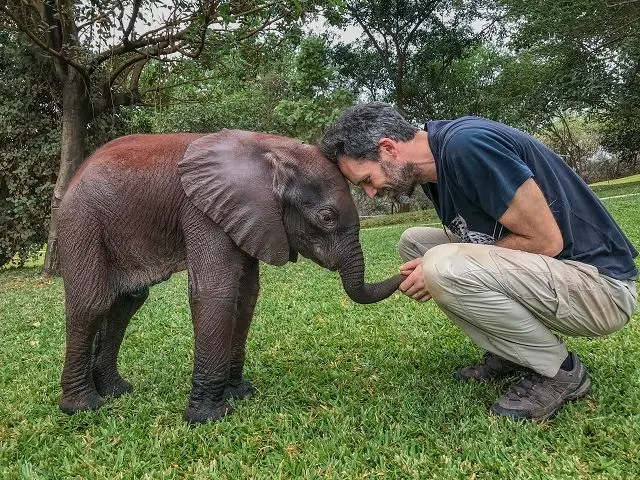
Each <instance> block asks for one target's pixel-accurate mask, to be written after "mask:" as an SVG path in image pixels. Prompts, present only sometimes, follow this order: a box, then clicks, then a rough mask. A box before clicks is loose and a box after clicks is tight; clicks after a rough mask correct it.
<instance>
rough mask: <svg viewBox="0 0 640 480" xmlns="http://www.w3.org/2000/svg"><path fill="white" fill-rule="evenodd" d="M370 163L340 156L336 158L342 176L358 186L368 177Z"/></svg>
mask: <svg viewBox="0 0 640 480" xmlns="http://www.w3.org/2000/svg"><path fill="white" fill-rule="evenodd" d="M372 163H374V162H372V161H366V160H365V161H362V160H358V159H356V158H354V157H348V156H346V155H342V156H340V157H338V168H340V171H341V172H342V174H343V175H344V176H345V177H347V180H349V181H350V182H351V183H353V184H358V183H359V182H360V181H362V180H364V179H365V178H366V177H367V176H368V175H369V170H370V169H371V164H372Z"/></svg>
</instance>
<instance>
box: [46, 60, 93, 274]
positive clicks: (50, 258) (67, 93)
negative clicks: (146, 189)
mask: <svg viewBox="0 0 640 480" xmlns="http://www.w3.org/2000/svg"><path fill="white" fill-rule="evenodd" d="M88 103H89V94H88V91H87V87H86V85H85V81H84V78H83V77H82V75H80V74H79V73H78V72H77V71H76V70H74V69H73V68H72V67H68V71H67V75H66V76H65V78H64V79H63V92H62V144H61V151H60V169H59V171H58V178H57V180H56V185H55V187H54V189H53V197H52V199H51V216H50V222H49V237H48V240H47V252H46V254H45V257H44V266H43V268H42V274H43V275H45V276H51V275H56V274H58V273H59V270H60V262H59V259H58V232H57V224H58V208H59V207H60V202H62V197H63V196H64V194H65V192H66V191H67V187H68V186H69V182H70V181H71V179H72V178H73V175H74V174H75V173H76V171H77V170H78V168H79V167H80V165H81V164H82V161H83V160H84V155H85V151H84V149H85V138H86V133H87V124H88V119H89V117H88Z"/></svg>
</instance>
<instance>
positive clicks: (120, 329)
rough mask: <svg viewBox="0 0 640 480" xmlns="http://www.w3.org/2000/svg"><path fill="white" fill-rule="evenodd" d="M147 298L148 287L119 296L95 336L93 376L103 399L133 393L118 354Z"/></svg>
mask: <svg viewBox="0 0 640 480" xmlns="http://www.w3.org/2000/svg"><path fill="white" fill-rule="evenodd" d="M148 296H149V288H148V287H143V288H140V289H139V290H137V291H136V292H133V293H122V294H120V295H119V296H118V297H117V298H116V300H115V301H114V302H113V304H112V305H111V308H110V309H109V311H108V312H107V314H106V315H104V318H103V319H102V322H101V324H100V328H99V329H98V331H97V332H96V334H95V336H94V339H93V346H92V350H93V352H92V367H91V372H92V376H93V382H94V384H95V386H96V390H97V391H98V394H99V395H100V396H102V397H119V396H120V395H123V394H125V393H128V392H130V391H131V388H132V387H131V384H130V383H129V382H127V381H126V380H125V379H124V378H122V376H121V375H120V373H119V372H118V367H117V361H118V352H119V351H120V345H121V344H122V339H123V338H124V333H125V330H126V329H127V326H128V325H129V321H130V320H131V317H133V315H134V314H135V313H136V311H138V309H139V308H140V307H141V306H142V304H143V303H144V302H145V300H146V299H147V297H148Z"/></svg>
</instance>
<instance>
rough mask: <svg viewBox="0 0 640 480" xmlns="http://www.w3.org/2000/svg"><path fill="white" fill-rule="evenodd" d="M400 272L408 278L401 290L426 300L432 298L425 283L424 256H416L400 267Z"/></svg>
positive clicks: (418, 299)
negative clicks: (423, 272) (423, 273)
mask: <svg viewBox="0 0 640 480" xmlns="http://www.w3.org/2000/svg"><path fill="white" fill-rule="evenodd" d="M400 273H401V274H402V275H405V276H406V277H407V278H406V279H405V280H404V282H402V283H401V284H400V287H399V288H400V291H401V292H402V293H404V294H405V295H406V296H408V297H411V298H413V299H414V300H417V301H418V302H426V301H427V300H430V299H431V294H430V293H429V290H427V287H426V286H425V284H424V276H423V275H422V258H415V259H413V260H411V261H409V262H407V263H405V264H404V265H402V266H401V267H400Z"/></svg>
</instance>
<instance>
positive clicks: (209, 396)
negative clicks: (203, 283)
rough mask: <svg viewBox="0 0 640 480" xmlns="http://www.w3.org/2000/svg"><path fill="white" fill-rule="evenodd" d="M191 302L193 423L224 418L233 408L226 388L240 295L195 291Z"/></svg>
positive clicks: (187, 416)
mask: <svg viewBox="0 0 640 480" xmlns="http://www.w3.org/2000/svg"><path fill="white" fill-rule="evenodd" d="M190 288H191V287H190ZM190 302H191V312H192V316H193V327H194V332H195V353H194V366H193V380H192V390H191V394H190V396H189V405H188V407H187V411H186V412H185V420H187V421H188V422H189V423H203V422H206V421H209V420H220V419H221V418H222V417H224V416H225V415H227V414H229V413H231V412H232V411H233V409H232V407H231V405H229V404H228V403H227V398H226V397H225V395H224V391H225V388H226V386H227V382H228V379H229V359H230V355H231V336H232V333H233V317H234V314H235V308H236V297H235V296H233V297H228V296H220V295H219V294H216V293H213V292H197V293H191V295H190Z"/></svg>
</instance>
